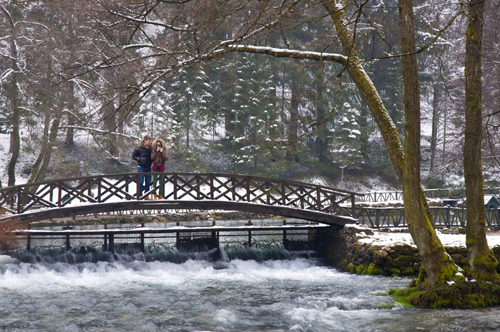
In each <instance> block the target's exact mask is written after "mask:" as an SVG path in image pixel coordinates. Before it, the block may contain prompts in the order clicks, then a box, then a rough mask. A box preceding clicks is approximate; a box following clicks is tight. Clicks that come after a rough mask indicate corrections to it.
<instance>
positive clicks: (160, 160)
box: [151, 138, 168, 165]
mask: <svg viewBox="0 0 500 332" xmlns="http://www.w3.org/2000/svg"><path fill="white" fill-rule="evenodd" d="M158 142H160V143H161V147H162V148H163V152H162V153H160V152H158V151H156V145H157V144H158ZM151 146H152V147H153V150H152V151H151V160H153V164H155V165H165V162H166V161H167V160H168V155H167V150H166V146H165V142H164V141H163V140H162V139H161V138H157V139H155V140H154V142H153V144H152V145H151Z"/></svg>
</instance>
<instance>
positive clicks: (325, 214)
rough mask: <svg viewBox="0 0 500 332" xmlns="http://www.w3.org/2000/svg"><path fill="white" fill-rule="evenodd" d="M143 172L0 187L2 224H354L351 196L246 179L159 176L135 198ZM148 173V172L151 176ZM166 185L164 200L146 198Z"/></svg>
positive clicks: (276, 181)
mask: <svg viewBox="0 0 500 332" xmlns="http://www.w3.org/2000/svg"><path fill="white" fill-rule="evenodd" d="M144 174H145V173H128V174H112V175H96V176H86V177H78V178H68V179H58V180H49V181H43V182H36V183H31V184H24V185H17V186H12V187H6V188H1V189H0V207H1V209H2V211H3V214H2V215H1V217H0V220H1V221H7V220H14V219H19V220H24V221H36V220H44V219H51V218H62V217H73V216H78V215H92V214H94V215H97V214H101V213H118V214H122V213H133V214H149V213H161V212H162V211H167V210H182V209H194V210H239V211H245V212H255V213H263V214H273V215H281V216H285V217H292V218H300V219H306V220H311V221H316V222H320V223H325V224H330V225H345V224H348V223H354V222H356V219H355V196H356V195H358V194H357V193H354V192H349V191H343V190H339V189H335V188H331V187H327V186H321V185H314V184H307V183H301V182H296V181H288V180H283V179H273V178H264V177H257V176H247V175H232V174H217V173H162V174H163V175H164V178H163V181H162V183H159V184H158V185H157V186H156V187H154V186H153V185H152V186H151V190H150V191H149V192H147V193H145V194H144V195H142V196H141V195H140V194H139V176H140V175H144ZM151 174H153V173H151ZM160 185H164V186H165V199H162V200H145V199H144V198H145V197H146V196H147V195H149V194H150V193H151V192H152V191H153V190H154V189H157V188H158V187H159V186H160Z"/></svg>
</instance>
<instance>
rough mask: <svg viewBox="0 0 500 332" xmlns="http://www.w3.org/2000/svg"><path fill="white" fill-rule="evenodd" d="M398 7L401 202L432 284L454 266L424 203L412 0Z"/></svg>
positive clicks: (450, 272) (444, 277)
mask: <svg viewBox="0 0 500 332" xmlns="http://www.w3.org/2000/svg"><path fill="white" fill-rule="evenodd" d="M398 7H399V28H400V31H401V51H402V54H403V56H402V59H401V63H402V66H403V83H404V105H405V122H404V132H405V144H404V151H405V152H404V162H403V203H404V208H405V209H404V210H405V218H406V220H407V222H408V228H409V230H410V233H411V235H412V238H413V240H414V241H415V243H416V244H417V247H418V248H419V253H420V256H421V257H422V262H423V264H424V267H425V268H426V273H427V282H428V284H429V285H434V284H440V283H443V282H444V281H447V280H449V279H451V278H453V275H454V274H455V272H456V271H457V268H456V266H455V264H454V263H453V261H452V260H451V258H450V256H449V255H448V254H447V253H446V251H445V248H444V246H443V245H442V244H441V241H440V240H439V238H438V237H437V235H436V232H435V231H434V228H433V226H432V217H431V215H430V213H429V212H430V211H429V210H428V209H426V208H425V206H424V204H425V196H424V195H423V194H422V187H421V185H420V84H419V81H418V66H417V55H416V53H415V50H416V47H415V23H414V17H413V1H412V0H399V1H398ZM427 267H429V268H427ZM428 270H429V271H428Z"/></svg>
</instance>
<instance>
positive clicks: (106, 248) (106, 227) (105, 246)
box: [103, 224, 108, 251]
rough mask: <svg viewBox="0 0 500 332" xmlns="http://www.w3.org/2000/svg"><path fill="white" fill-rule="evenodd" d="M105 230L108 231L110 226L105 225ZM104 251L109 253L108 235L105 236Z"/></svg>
mask: <svg viewBox="0 0 500 332" xmlns="http://www.w3.org/2000/svg"><path fill="white" fill-rule="evenodd" d="M104 229H108V224H104ZM103 249H104V251H108V234H104V246H103Z"/></svg>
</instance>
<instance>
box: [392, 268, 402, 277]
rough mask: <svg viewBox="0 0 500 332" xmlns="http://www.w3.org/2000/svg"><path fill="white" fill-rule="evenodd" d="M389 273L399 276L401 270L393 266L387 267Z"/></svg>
mask: <svg viewBox="0 0 500 332" xmlns="http://www.w3.org/2000/svg"><path fill="white" fill-rule="evenodd" d="M389 274H390V275H392V276H399V275H401V271H400V270H399V269H397V268H395V267H393V268H390V269H389Z"/></svg>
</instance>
